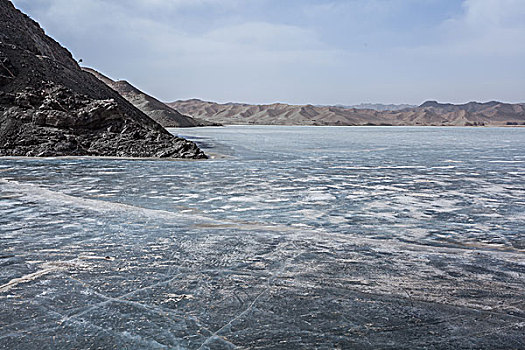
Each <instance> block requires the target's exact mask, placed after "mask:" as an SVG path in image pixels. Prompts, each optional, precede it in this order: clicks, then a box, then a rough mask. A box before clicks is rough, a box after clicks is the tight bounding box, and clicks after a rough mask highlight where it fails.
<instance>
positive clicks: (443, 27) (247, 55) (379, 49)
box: [14, 0, 525, 104]
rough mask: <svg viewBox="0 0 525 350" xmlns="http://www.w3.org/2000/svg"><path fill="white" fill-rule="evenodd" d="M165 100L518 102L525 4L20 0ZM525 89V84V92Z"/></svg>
mask: <svg viewBox="0 0 525 350" xmlns="http://www.w3.org/2000/svg"><path fill="white" fill-rule="evenodd" d="M14 2H15V3H16V5H19V6H20V7H22V9H23V10H25V11H26V12H29V14H30V15H31V16H32V17H34V18H35V19H36V20H38V21H39V22H41V24H42V26H43V27H44V28H45V29H46V32H48V33H49V34H50V35H51V36H53V37H55V38H56V39H57V40H58V41H60V42H61V43H62V44H63V45H65V46H66V47H67V48H68V49H70V50H71V51H72V52H73V54H74V55H75V57H78V58H82V59H83V61H84V63H85V64H87V65H90V66H93V67H94V68H96V69H99V70H101V71H102V72H103V73H105V74H107V75H109V76H110V77H113V78H116V79H119V78H122V79H126V80H129V81H130V82H131V83H133V84H134V85H136V86H137V87H139V88H141V89H143V90H145V91H146V92H149V93H151V94H152V95H154V96H156V97H158V98H160V99H163V100H174V99H179V98H192V97H199V98H203V99H211V100H217V101H222V102H225V101H241V102H274V101H278V100H279V101H283V102H291V103H320V104H328V103H345V104H352V103H359V102H363V101H370V102H373V101H377V102H409V103H419V102H421V101H422V100H424V99H427V98H432V99H439V100H442V101H452V102H464V101H466V100H469V99H478V100H483V99H498V98H500V99H504V100H518V99H522V98H523V97H522V96H521V95H520V91H521V92H522V91H524V88H525V86H523V85H524V83H523V82H524V81H525V70H524V68H523V64H522V63H521V62H522V61H524V60H525V44H524V43H523V39H522V38H523V37H525V30H524V26H525V12H524V11H525V1H523V0H464V1H460V0H456V1H450V2H448V1H447V2H443V1H440V0H370V1H358V0H348V1H343V0H341V1H321V0H304V1H303V0H301V1H282V0H281V1H278V0H264V1H263V0H127V1H118V0H111V1H110V0H40V1H34V0H14ZM520 89H521V90H520Z"/></svg>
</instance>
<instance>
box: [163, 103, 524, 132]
mask: <svg viewBox="0 0 525 350" xmlns="http://www.w3.org/2000/svg"><path fill="white" fill-rule="evenodd" d="M168 106H170V107H172V108H174V109H176V110H178V111H180V112H181V113H183V114H188V115H191V116H193V117H196V118H200V119H203V120H206V121H208V122H215V123H221V124H230V125H232V124H258V125H396V126H401V125H407V126H409V125H414V126H415V125H420V126H423V125H427V126H441V125H443V126H505V125H525V104H508V103H503V102H495V101H493V102H487V103H478V102H469V103H466V104H461V105H454V104H444V103H438V102H436V101H427V102H425V103H423V104H422V105H420V106H415V107H414V106H410V105H408V107H404V106H405V105H394V107H395V109H394V110H391V109H388V108H392V109H393V108H394V107H389V106H388V105H372V104H370V105H359V106H360V108H357V107H355V106H354V107H351V106H312V105H288V104H283V103H274V104H269V105H249V104H241V103H227V104H219V103H215V102H206V101H201V100H198V99H191V100H185V101H176V102H172V103H168ZM365 106H369V107H370V108H368V109H366V108H364V107H365ZM402 106H403V107H402ZM372 107H375V108H372ZM377 109H379V110H377Z"/></svg>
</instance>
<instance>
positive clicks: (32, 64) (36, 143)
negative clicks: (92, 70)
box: [0, 0, 206, 158]
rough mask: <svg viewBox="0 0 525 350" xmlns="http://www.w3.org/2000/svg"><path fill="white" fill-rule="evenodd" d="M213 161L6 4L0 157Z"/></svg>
mask: <svg viewBox="0 0 525 350" xmlns="http://www.w3.org/2000/svg"><path fill="white" fill-rule="evenodd" d="M65 155H76V156H81V155H93V156H125V157H176V158H205V157H206V156H205V155H204V153H203V152H202V151H201V150H200V149H199V148H198V147H197V146H196V145H195V144H194V143H193V142H190V141H187V140H184V139H181V138H177V137H175V136H173V135H171V134H170V133H169V132H167V131H166V130H165V129H164V128H163V127H162V126H160V125H159V124H158V123H156V122H155V121H153V120H152V119H150V118H149V117H148V116H146V115H145V114H144V113H142V112H141V111H139V110H138V109H137V108H135V107H134V106H133V105H132V104H130V103H129V102H128V101H126V100H125V99H124V98H123V97H121V96H120V95H119V94H118V93H116V92H115V91H114V90H112V89H110V88H109V87H108V86H106V85H105V84H104V83H102V82H101V81H100V80H98V79H97V78H95V77H94V76H93V75H92V74H89V73H87V72H84V71H82V69H81V68H80V67H79V66H78V64H77V62H76V61H75V60H74V59H73V57H72V55H71V53H70V52H69V51H67V50H66V49H65V48H63V47H62V46H60V44H58V43H57V42H56V41H54V40H53V39H52V38H50V37H49V36H47V35H46V34H45V33H44V30H43V29H42V28H40V26H39V25H38V23H36V22H35V21H33V20H31V19H30V18H29V17H28V16H26V15H24V14H23V13H22V12H20V11H19V10H17V9H15V7H14V6H13V4H12V3H11V2H10V1H8V0H0V156H65Z"/></svg>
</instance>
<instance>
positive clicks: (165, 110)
mask: <svg viewBox="0 0 525 350" xmlns="http://www.w3.org/2000/svg"><path fill="white" fill-rule="evenodd" d="M82 69H83V70H84V71H86V72H89V73H91V74H93V75H94V76H95V77H97V78H98V79H99V80H101V81H103V82H104V83H105V84H106V85H108V86H109V87H110V88H112V89H113V90H115V91H116V92H118V93H119V94H120V95H121V96H122V97H124V98H125V99H126V100H128V101H129V102H130V103H131V104H132V105H134V106H135V107H137V108H138V109H140V110H141V111H142V112H143V113H145V114H146V115H147V116H149V117H150V118H151V119H153V120H155V121H156V122H157V123H159V124H160V125H162V126H163V127H165V128H177V127H195V126H212V125H216V124H215V123H208V122H206V121H204V120H199V119H194V118H192V117H189V116H187V115H182V114H180V113H179V112H178V111H176V110H175V109H173V108H171V107H168V106H167V105H166V104H164V103H162V102H160V101H159V100H157V99H156V98H154V97H152V96H150V95H148V94H146V93H144V92H142V91H140V90H139V89H137V88H136V87H134V86H133V85H131V84H130V83H128V82H127V81H125V80H118V81H114V80H113V79H111V78H109V77H107V76H105V75H104V74H102V73H100V72H98V71H96V70H94V69H92V68H87V67H82Z"/></svg>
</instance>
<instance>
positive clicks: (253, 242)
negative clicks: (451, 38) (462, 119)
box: [0, 126, 525, 349]
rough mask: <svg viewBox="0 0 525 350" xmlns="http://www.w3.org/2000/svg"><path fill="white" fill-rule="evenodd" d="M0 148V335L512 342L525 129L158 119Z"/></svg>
mask: <svg viewBox="0 0 525 350" xmlns="http://www.w3.org/2000/svg"><path fill="white" fill-rule="evenodd" d="M171 131H172V132H173V133H175V134H178V135H181V136H184V137H188V138H190V139H192V140H194V141H196V142H197V143H199V145H200V146H201V147H202V148H203V149H204V151H205V152H206V153H207V154H211V155H214V158H213V159H210V160H207V161H165V160H164V161H157V160H115V159H95V158H62V159H59V158H42V159H24V158H0V214H1V215H0V349H33V348H35V347H37V348H40V349H70V348H75V349H84V348H86V349H97V348H102V349H108V348H116V349H126V348H127V349H138V348H144V349H199V348H200V349H208V348H209V349H229V348H236V347H239V348H250V349H257V348H261V349H263V348H283V349H287V348H321V349H333V348H343V349H348V348H350V349H351V348H355V349H377V348H393V349H399V348H413V349H420V348H429V349H444V348H457V349H462V348H465V349H470V348H487V349H500V348H501V349H508V348H516V349H517V348H524V347H525V336H524V334H525V253H524V252H525V250H524V249H525V129H524V128H451V127H448V128H439V127H275V126H238V127H233V126H232V127H224V128H192V129H171Z"/></svg>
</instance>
